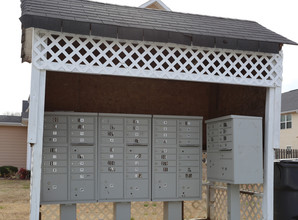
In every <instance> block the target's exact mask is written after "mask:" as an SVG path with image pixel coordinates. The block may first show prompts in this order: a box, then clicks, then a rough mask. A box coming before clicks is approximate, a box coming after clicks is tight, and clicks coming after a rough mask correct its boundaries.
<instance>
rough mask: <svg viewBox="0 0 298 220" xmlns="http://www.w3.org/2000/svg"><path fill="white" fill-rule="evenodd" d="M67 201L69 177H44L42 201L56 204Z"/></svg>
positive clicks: (59, 175) (60, 175) (55, 175)
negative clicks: (56, 202)
mask: <svg viewBox="0 0 298 220" xmlns="http://www.w3.org/2000/svg"><path fill="white" fill-rule="evenodd" d="M66 200H67V175H65V174H46V175H42V185H41V201H42V202H55V201H66Z"/></svg>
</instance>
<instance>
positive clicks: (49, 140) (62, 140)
mask: <svg viewBox="0 0 298 220" xmlns="http://www.w3.org/2000/svg"><path fill="white" fill-rule="evenodd" d="M43 143H44V144H47V145H50V144H53V145H59V144H66V143H67V138H66V137H46V136H44V137H43Z"/></svg>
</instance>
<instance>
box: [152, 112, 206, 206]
mask: <svg viewBox="0 0 298 220" xmlns="http://www.w3.org/2000/svg"><path fill="white" fill-rule="evenodd" d="M152 136H153V143H152V151H153V153H152V154H153V158H152V200H166V201H175V200H176V201H181V200H188V199H200V198H201V184H202V172H201V170H202V167H201V159H202V158H201V157H202V117H187V116H181V117H179V116H163V115H154V116H153V133H152Z"/></svg>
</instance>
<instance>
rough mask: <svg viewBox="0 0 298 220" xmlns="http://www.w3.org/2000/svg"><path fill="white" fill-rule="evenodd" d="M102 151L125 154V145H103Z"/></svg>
mask: <svg viewBox="0 0 298 220" xmlns="http://www.w3.org/2000/svg"><path fill="white" fill-rule="evenodd" d="M101 152H102V153H110V154H111V153H115V154H123V146H120V147H115V146H112V147H111V146H110V147H101Z"/></svg>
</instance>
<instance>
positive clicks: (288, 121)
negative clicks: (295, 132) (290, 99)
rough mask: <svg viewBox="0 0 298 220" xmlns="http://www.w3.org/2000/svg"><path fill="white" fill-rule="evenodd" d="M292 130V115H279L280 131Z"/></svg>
mask: <svg viewBox="0 0 298 220" xmlns="http://www.w3.org/2000/svg"><path fill="white" fill-rule="evenodd" d="M288 128H292V115H291V114H288V115H281V117H280V129H288Z"/></svg>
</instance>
